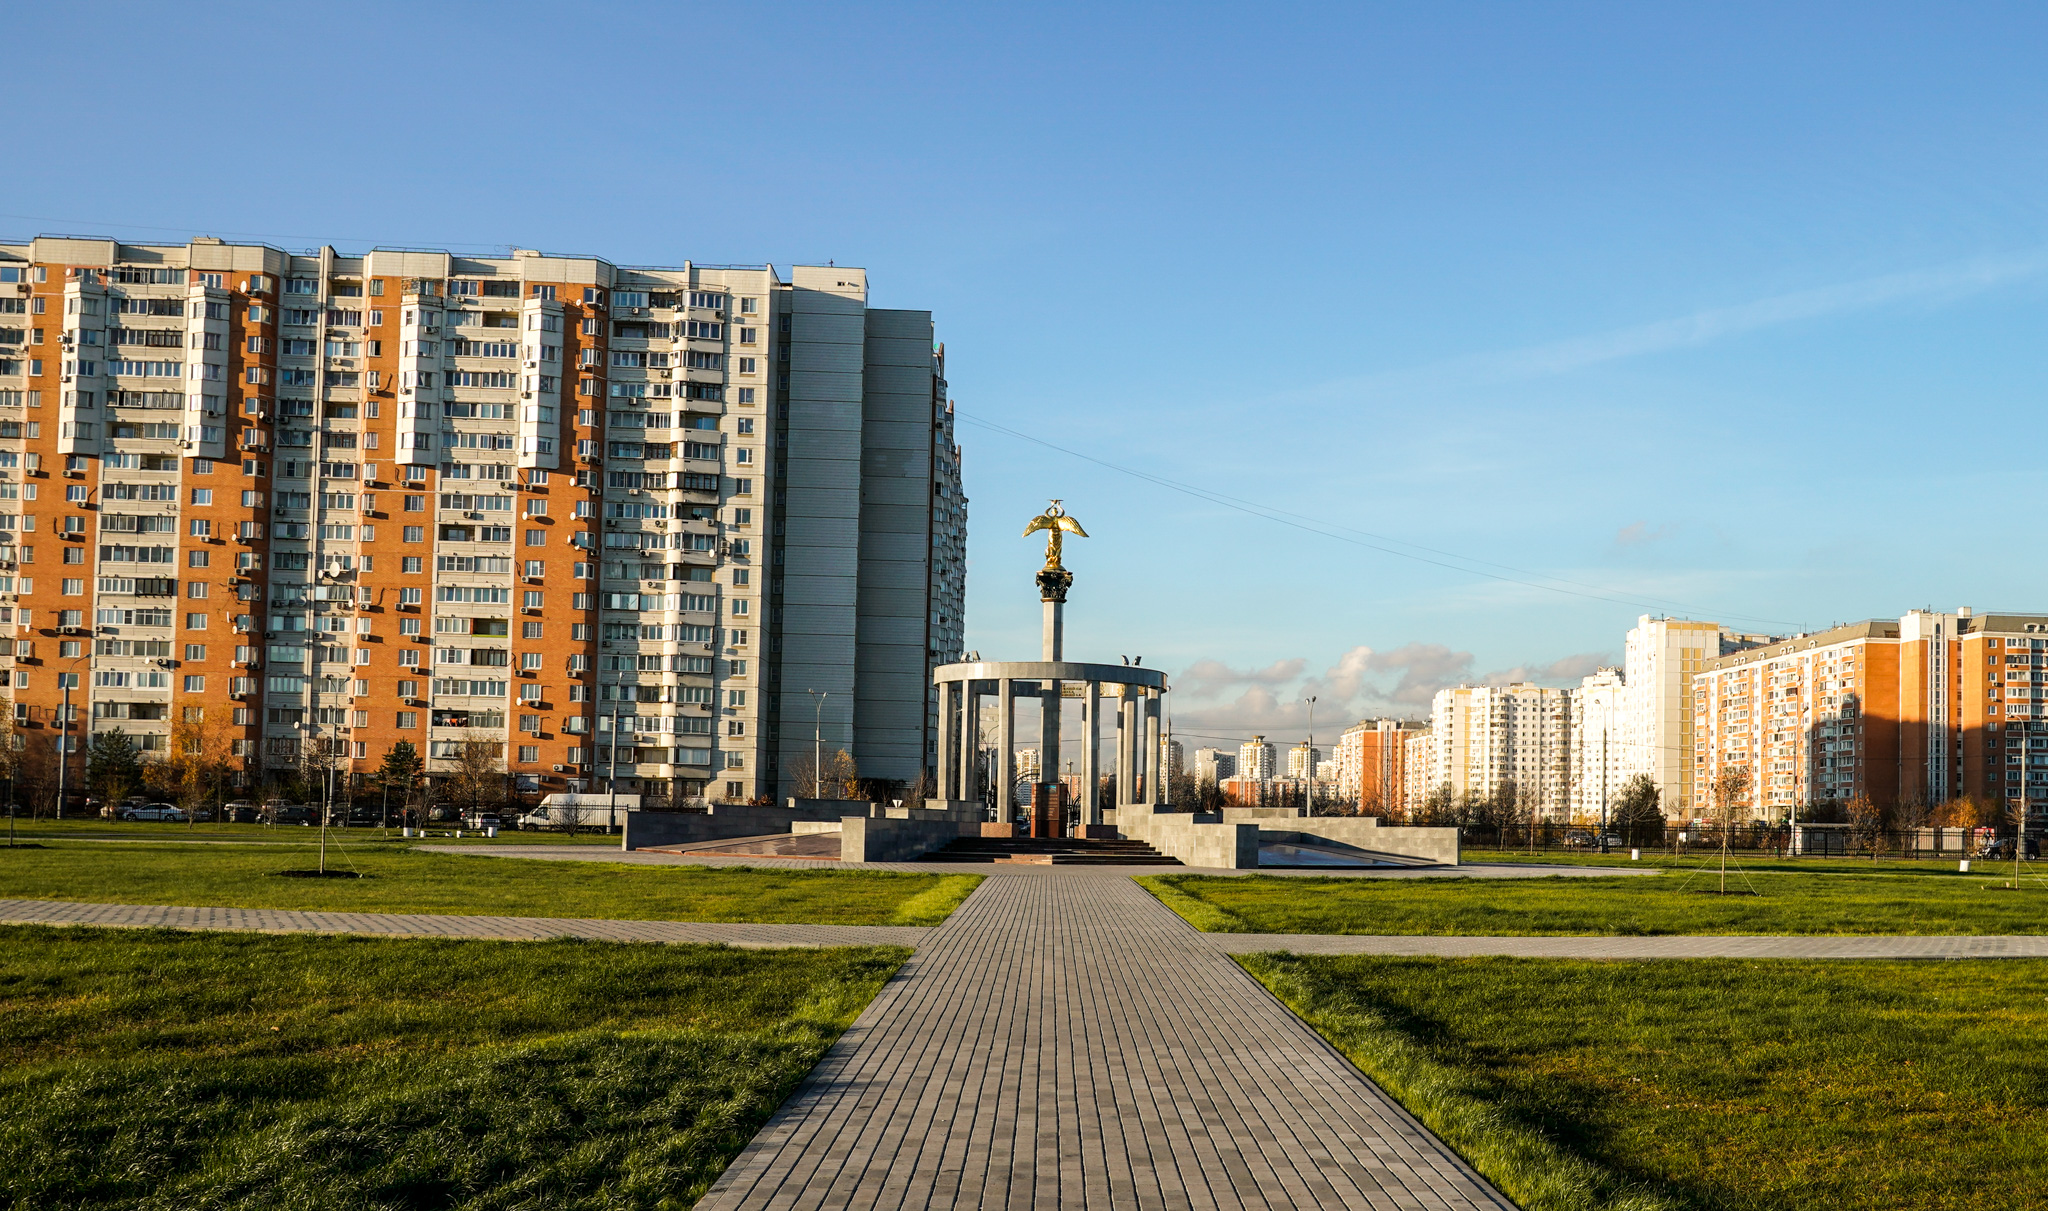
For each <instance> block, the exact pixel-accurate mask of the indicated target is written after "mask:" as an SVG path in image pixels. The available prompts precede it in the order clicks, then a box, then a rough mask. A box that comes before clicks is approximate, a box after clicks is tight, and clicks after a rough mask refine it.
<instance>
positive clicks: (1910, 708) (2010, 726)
mask: <svg viewBox="0 0 2048 1211" xmlns="http://www.w3.org/2000/svg"><path fill="white" fill-rule="evenodd" d="M1693 730H1694V732H1695V734H1696V735H1697V736H1698V737H1699V738H1700V744H1699V749H1698V752H1697V754H1696V771H1695V773H1694V776H1693V780H1692V781H1693V784H1694V786H1695V787H1696V788H1697V789H1696V790H1695V792H1694V795H1693V798H1692V800H1691V802H1690V804H1689V805H1688V806H1689V807H1690V808H1691V810H1692V811H1693V812H1694V813H1695V814H1698V815H1702V816H1717V815H1718V814H1719V812H1720V810H1721V806H1720V805H1719V804H1718V803H1716V802H1714V799H1713V791H1714V787H1715V785H1716V783H1717V780H1718V779H1719V778H1720V777H1721V775H1722V774H1723V773H1724V772H1728V771H1741V772H1742V773H1744V774H1746V775H1747V778H1746V781H1747V784H1748V785H1747V790H1746V791H1745V793H1744V794H1743V795H1742V797H1741V798H1740V799H1739V800H1737V801H1736V803H1735V804H1734V812H1735V815H1736V817H1737V818H1738V819H1739V818H1743V817H1745V816H1746V817H1753V818H1764V819H1770V820H1782V819H1784V818H1787V817H1789V816H1790V815H1792V814H1793V813H1794V812H1795V811H1796V810H1799V809H1801V808H1803V807H1806V806H1808V805H1811V804H1816V803H1846V802H1847V801H1849V800H1850V799H1853V798H1855V797H1856V796H1859V795H1867V796H1869V797H1870V798H1871V799H1872V800H1874V801H1876V802H1878V803H1880V804H1887V805H1888V804H1894V803H1922V804H1934V803H1940V802H1943V801H1946V800H1949V799H1955V798H1962V797H1973V798H1976V799H1978V800H1980V801H1984V802H1988V803H1993V804H2013V803H2025V804H2026V805H2027V808H2028V811H2029V814H2032V815H2038V814H2040V813H2042V812H2044V811H2048V614H2008V613H1999V612H1994V613H1989V614H1982V615H1979V614H1976V613H1975V612H1974V611H1972V610H1970V609H1968V608H1964V609H1960V610H1957V611H1956V612H1954V613H1940V612H1934V611H1927V610H1914V611H1911V612H1909V613H1907V614H1906V615H1904V616H1903V617H1901V618H1899V619H1898V620H1896V621H1893V620H1889V619H1877V620H1872V621H1868V622H1859V623H1854V624H1851V625H1848V626H1841V627H1835V628H1833V629H1831V630H1827V631H1821V632H1818V633H1816V634H1812V635H1797V636H1793V637H1791V638H1789V639H1784V640H1781V641H1779V642H1777V643H1773V644H1770V645H1767V646H1764V647H1759V648H1755V649H1753V650H1750V651H1745V652H1741V653H1739V654H1736V655H1732V656H1726V657H1722V658H1720V659H1716V660H1711V661H1709V662H1707V666H1706V668H1705V669H1703V670H1702V671H1701V673H1700V675H1699V676H1698V678H1697V679H1696V681H1695V683H1694V686H1693Z"/></svg>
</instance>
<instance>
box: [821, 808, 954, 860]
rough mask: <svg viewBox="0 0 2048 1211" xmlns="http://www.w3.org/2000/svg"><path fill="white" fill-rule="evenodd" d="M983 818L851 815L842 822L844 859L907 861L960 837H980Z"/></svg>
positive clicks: (840, 840) (840, 845) (842, 853)
mask: <svg viewBox="0 0 2048 1211" xmlns="http://www.w3.org/2000/svg"><path fill="white" fill-rule="evenodd" d="M980 835H981V822H980V821H979V820H976V821H972V822H966V821H959V820H906V819H901V818H898V817H892V816H880V817H867V816H848V817H846V818H845V819H844V820H842V821H841V822H840V831H839V860H840V861H842V862H907V861H910V860H911V859H913V858H922V857H923V856H925V855H926V854H928V853H930V852H932V851H933V850H935V849H944V848H945V847H946V846H948V845H951V844H952V843H953V842H954V841H957V840H959V839H960V838H961V837H979V836H980Z"/></svg>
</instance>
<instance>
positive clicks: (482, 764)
mask: <svg viewBox="0 0 2048 1211" xmlns="http://www.w3.org/2000/svg"><path fill="white" fill-rule="evenodd" d="M450 759H451V760H452V761H454V763H455V764H454V767H453V768H452V769H450V770H449V771H448V774H447V776H446V784H447V788H448V792H449V793H448V797H449V798H451V799H453V800H455V801H456V802H457V803H463V804H467V805H468V808H469V811H470V812H472V813H475V812H481V811H482V810H483V809H485V808H487V807H491V808H495V807H497V806H498V805H499V804H500V803H502V802H504V799H505V745H504V744H503V743H502V742H501V741H497V740H492V739H490V738H488V737H487V736H486V735H485V734H484V733H482V732H478V731H471V732H469V733H468V735H467V737H466V738H465V739H463V741H462V742H461V743H460V744H459V745H458V746H457V747H456V749H455V753H454V756H453V757H452V758H450Z"/></svg>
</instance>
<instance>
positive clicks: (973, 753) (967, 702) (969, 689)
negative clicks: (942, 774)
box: [960, 681, 981, 803]
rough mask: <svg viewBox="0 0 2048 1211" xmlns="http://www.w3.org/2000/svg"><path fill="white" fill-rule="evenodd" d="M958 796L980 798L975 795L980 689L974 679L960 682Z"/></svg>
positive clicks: (979, 739)
mask: <svg viewBox="0 0 2048 1211" xmlns="http://www.w3.org/2000/svg"><path fill="white" fill-rule="evenodd" d="M960 690H961V697H962V698H963V699H964V701H963V702H962V703H961V706H960V797H961V798H962V799H973V800H974V801H975V802H976V803H979V802H980V801H981V800H980V799H979V797H978V796H976V794H975V791H976V790H977V789H978V788H977V785H976V784H977V783H978V782H979V781H980V777H981V774H980V771H981V691H980V690H979V689H978V688H977V683H975V682H974V681H963V682H961V683H960Z"/></svg>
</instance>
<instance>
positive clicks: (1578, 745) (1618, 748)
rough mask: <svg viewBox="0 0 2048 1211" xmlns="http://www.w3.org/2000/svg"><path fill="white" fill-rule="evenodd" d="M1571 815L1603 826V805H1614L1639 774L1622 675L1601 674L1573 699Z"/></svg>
mask: <svg viewBox="0 0 2048 1211" xmlns="http://www.w3.org/2000/svg"><path fill="white" fill-rule="evenodd" d="M1570 706H1571V736H1570V739H1569V743H1570V746H1571V757H1570V764H1571V770H1570V775H1569V779H1570V784H1571V815H1572V818H1573V819H1574V820H1595V821H1597V820H1599V819H1600V815H1601V808H1602V805H1603V804H1611V803H1612V802H1613V800H1614V796H1615V795H1616V794H1617V793H1619V792H1620V790H1621V787H1622V784H1623V783H1625V782H1627V781H1628V780H1629V778H1630V777H1632V776H1633V774H1634V772H1635V771H1633V770H1632V769H1631V768H1630V760H1629V758H1630V757H1631V755H1632V753H1631V750H1630V749H1629V747H1628V745H1627V743H1626V732H1625V730H1624V720H1626V719H1627V718H1628V708H1629V700H1628V686H1627V685H1626V684H1625V683H1624V682H1623V681H1622V679H1621V670H1619V669H1600V670H1599V671H1597V672H1595V673H1592V674H1590V675H1589V676H1587V677H1586V678H1585V679H1584V680H1583V681H1581V682H1580V683H1579V685H1578V688H1576V689H1574V690H1572V691H1571V693H1570Z"/></svg>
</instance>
